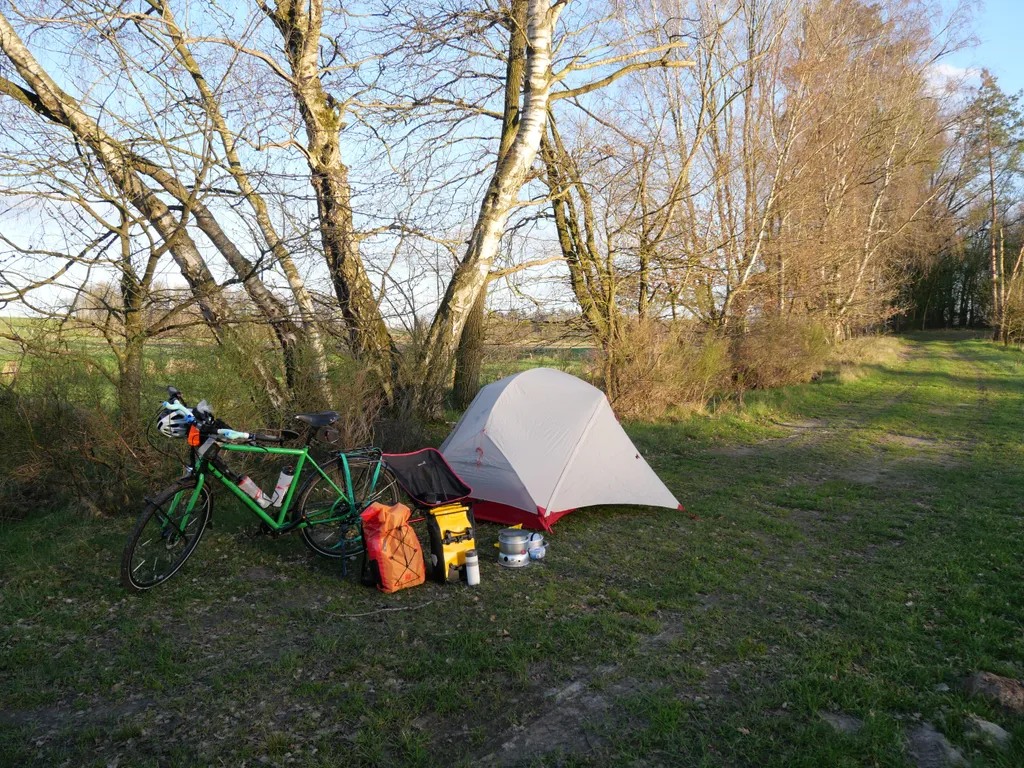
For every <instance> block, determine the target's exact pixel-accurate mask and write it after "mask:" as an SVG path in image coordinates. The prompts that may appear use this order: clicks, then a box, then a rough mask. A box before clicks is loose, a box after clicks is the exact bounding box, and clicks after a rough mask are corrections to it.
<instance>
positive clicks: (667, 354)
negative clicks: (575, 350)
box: [590, 320, 730, 419]
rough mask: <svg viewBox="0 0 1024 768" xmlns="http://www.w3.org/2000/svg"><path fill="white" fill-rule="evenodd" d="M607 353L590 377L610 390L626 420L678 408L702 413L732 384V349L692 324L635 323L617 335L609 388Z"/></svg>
mask: <svg viewBox="0 0 1024 768" xmlns="http://www.w3.org/2000/svg"><path fill="white" fill-rule="evenodd" d="M606 363H607V357H606V356H605V354H604V353H599V354H598V355H597V356H596V359H595V361H594V365H593V366H592V368H591V371H590V374H591V377H592V378H593V379H596V380H597V381H598V382H599V383H604V384H605V386H606V388H608V389H610V390H611V395H610V399H611V403H612V406H613V407H614V408H615V411H616V413H618V415H619V416H620V417H622V418H631V419H647V418H652V417H656V416H661V415H663V414H664V413H665V412H666V411H668V410H669V409H671V408H673V407H677V406H689V407H692V408H702V407H703V406H704V405H705V404H706V403H707V402H708V400H709V399H710V398H711V397H712V396H713V395H714V394H716V393H718V392H720V391H722V390H723V389H725V388H726V387H727V385H728V380H729V369H730V361H729V347H728V344H727V343H726V341H725V340H724V339H723V338H722V337H721V336H719V335H717V334H715V333H712V332H703V333H702V332H700V331H699V330H698V329H697V328H696V327H695V326H694V325H692V324H684V323H676V324H669V323H659V322H656V321H651V320H647V321H641V320H635V321H632V322H628V323H624V324H623V325H622V326H621V327H620V329H619V338H618V343H617V347H616V349H615V351H614V356H613V365H612V366H611V375H612V381H611V386H608V382H604V381H603V379H604V378H605V375H604V372H605V370H606V368H607V366H606Z"/></svg>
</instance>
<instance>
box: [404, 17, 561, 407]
mask: <svg viewBox="0 0 1024 768" xmlns="http://www.w3.org/2000/svg"><path fill="white" fill-rule="evenodd" d="M562 7H563V5H562V4H556V5H555V6H552V7H548V5H547V2H546V1H542V0H527V19H528V24H527V45H528V47H527V54H526V73H525V87H524V97H523V109H522V114H521V117H520V121H519V129H518V130H517V131H516V135H515V138H514V139H513V140H512V143H511V145H510V146H509V148H508V152H506V154H505V156H504V157H503V158H501V159H500V161H499V162H498V164H497V167H496V168H495V170H494V174H493V175H492V176H491V181H490V184H489V185H488V187H487V191H486V193H485V194H484V199H483V202H482V203H481V205H480V212H479V213H478V214H477V219H476V224H475V225H474V227H473V233H472V235H471V237H470V240H469V247H468V249H467V251H466V255H465V257H464V258H463V260H462V261H461V262H460V264H459V266H458V267H457V268H456V270H455V273H454V274H453V275H452V278H451V280H450V281H449V282H448V288H447V290H446V291H445V295H444V298H443V299H442V301H441V304H440V306H439V307H438V310H437V314H436V315H435V316H434V321H433V323H431V326H430V330H429V331H428V332H427V337H426V339H425V342H424V345H423V352H422V355H421V358H420V360H419V361H418V372H419V376H418V379H419V382H421V384H420V388H419V389H420V391H419V392H418V393H417V394H416V397H415V399H414V403H413V405H414V408H415V409H416V410H419V411H422V412H424V413H428V414H430V413H436V412H437V410H438V409H439V408H440V405H441V402H440V397H441V396H443V393H444V390H445V389H446V388H447V385H448V381H449V376H450V375H451V365H452V363H453V362H454V358H455V350H456V349H457V347H458V344H459V339H460V337H461V336H462V328H463V326H464V325H465V324H466V320H467V318H468V316H469V314H470V312H471V310H472V308H473V305H474V304H475V303H476V301H477V298H478V296H479V294H480V292H481V291H484V290H486V287H487V281H488V273H489V272H490V269H491V264H492V263H493V262H494V257H495V256H496V255H497V252H498V246H499V244H500V242H501V236H502V234H503V233H504V230H505V223H506V222H507V221H508V216H509V213H511V211H512V208H513V207H514V206H515V204H516V202H517V201H518V198H519V192H520V190H521V189H522V186H523V184H524V183H525V182H526V177H527V174H528V173H529V171H530V167H531V166H532V165H533V161H534V158H535V157H536V156H537V151H538V149H539V147H540V142H541V138H542V137H543V135H544V124H545V121H546V119H547V109H548V101H549V97H550V93H551V40H552V36H553V31H554V26H555V22H556V21H557V20H558V15H559V13H560V11H561V9H562Z"/></svg>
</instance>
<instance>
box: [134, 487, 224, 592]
mask: <svg viewBox="0 0 1024 768" xmlns="http://www.w3.org/2000/svg"><path fill="white" fill-rule="evenodd" d="M197 483H198V481H197V479H196V478H194V477H186V478H183V479H181V480H179V481H178V482H176V483H174V484H173V485H171V486H170V487H169V488H167V489H166V490H164V491H163V492H161V493H160V494H159V495H158V496H157V497H156V498H154V499H152V500H151V501H150V502H149V503H148V504H147V505H146V508H145V509H143V510H142V514H141V515H139V519H138V521H137V522H136V523H135V527H134V528H132V532H131V533H130V534H128V541H127V542H126V543H125V547H124V553H123V554H122V556H121V583H122V584H124V585H125V586H126V587H127V588H128V589H130V590H132V591H133V592H142V591H144V590H147V589H152V588H153V587H155V586H157V585H158V584H162V583H163V582H165V581H167V580H168V579H169V578H171V576H173V575H174V574H175V573H177V572H178V569H179V568H181V566H182V565H184V564H185V561H186V560H188V558H189V555H191V554H192V552H193V551H194V550H195V548H196V545H197V544H198V543H199V540H200V539H201V538H202V536H203V531H205V530H206V524H207V523H208V522H209V520H210V510H211V506H212V502H211V497H210V491H209V489H207V488H206V487H205V486H204V487H203V488H202V489H201V490H200V491H199V493H196V485H197Z"/></svg>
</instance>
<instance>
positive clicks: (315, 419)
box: [295, 411, 341, 428]
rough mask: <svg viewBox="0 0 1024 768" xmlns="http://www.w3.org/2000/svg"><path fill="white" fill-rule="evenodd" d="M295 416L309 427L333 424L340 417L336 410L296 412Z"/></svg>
mask: <svg viewBox="0 0 1024 768" xmlns="http://www.w3.org/2000/svg"><path fill="white" fill-rule="evenodd" d="M295 418H296V419H297V420H298V421H301V422H304V423H306V424H309V426H311V427H315V428H320V427H326V426H328V425H330V424H333V423H334V422H336V421H337V420H338V419H339V418H341V417H340V416H339V415H338V412H337V411H320V412H319V413H297V414H295Z"/></svg>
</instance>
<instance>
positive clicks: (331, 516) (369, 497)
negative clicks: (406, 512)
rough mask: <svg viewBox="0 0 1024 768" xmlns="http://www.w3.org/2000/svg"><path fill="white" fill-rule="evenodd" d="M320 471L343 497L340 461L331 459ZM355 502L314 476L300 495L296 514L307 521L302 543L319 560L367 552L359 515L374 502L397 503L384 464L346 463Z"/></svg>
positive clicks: (358, 460) (391, 478) (396, 492)
mask: <svg viewBox="0 0 1024 768" xmlns="http://www.w3.org/2000/svg"><path fill="white" fill-rule="evenodd" d="M321 469H323V471H324V472H325V473H326V474H327V476H328V477H330V478H331V482H333V483H334V485H335V486H337V487H338V488H340V489H342V491H344V492H345V493H347V490H346V484H345V473H344V471H343V469H342V466H341V460H340V459H331V460H330V461H329V462H327V463H326V464H324V465H323V466H322V467H321ZM348 469H349V474H350V476H351V478H352V493H353V496H354V497H355V498H354V499H346V498H345V497H344V496H339V495H338V492H337V491H336V490H335V488H334V486H332V485H331V483H329V482H327V480H326V479H325V478H324V477H323V475H321V474H320V473H319V472H317V473H316V474H315V475H313V476H312V477H311V478H310V479H309V480H308V481H307V482H306V484H305V485H304V486H303V487H302V489H301V490H300V491H299V498H298V503H297V504H296V509H297V514H299V515H302V516H304V517H305V518H306V520H307V521H308V523H309V524H308V525H307V526H306V527H305V528H303V529H302V541H303V542H304V543H305V545H306V546H307V547H309V548H310V549H311V550H312V551H313V552H315V553H316V554H318V555H320V556H322V557H332V558H348V557H355V556H356V555H360V554H362V553H363V551H364V550H365V549H366V545H365V543H364V542H363V526H362V520H361V518H360V517H359V515H360V513H361V512H362V511H363V510H364V509H366V508H367V507H368V506H370V505H371V504H372V503H374V502H375V501H377V502H380V503H381V504H386V505H388V506H391V505H393V504H397V503H398V499H399V488H398V481H397V480H395V476H394V475H393V474H391V470H390V469H388V468H387V467H386V466H385V465H384V464H383V463H381V462H378V461H377V460H375V459H368V458H352V459H349V461H348Z"/></svg>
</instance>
